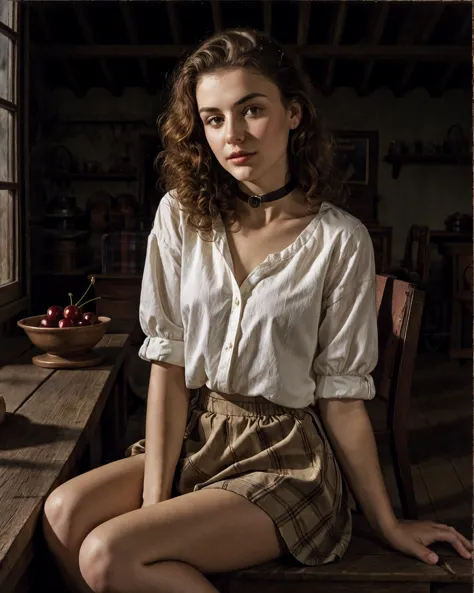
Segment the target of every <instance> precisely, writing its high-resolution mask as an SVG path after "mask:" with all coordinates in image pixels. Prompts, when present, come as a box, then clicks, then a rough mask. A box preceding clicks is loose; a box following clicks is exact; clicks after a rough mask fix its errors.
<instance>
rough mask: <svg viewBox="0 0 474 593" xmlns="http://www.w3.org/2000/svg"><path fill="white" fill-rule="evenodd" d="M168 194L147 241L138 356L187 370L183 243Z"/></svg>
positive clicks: (161, 203)
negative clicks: (182, 303) (141, 341)
mask: <svg viewBox="0 0 474 593" xmlns="http://www.w3.org/2000/svg"><path fill="white" fill-rule="evenodd" d="M173 208H174V207H173V206H172V205H171V202H170V198H169V194H167V195H166V196H165V197H163V198H162V200H161V202H160V205H159V207H158V211H157V214H156V217H155V222H154V225H153V229H152V231H151V233H150V235H149V237H148V246H147V253H146V259H145V266H144V270H143V279H142V286H141V295H140V311H139V318H140V326H141V328H142V330H143V333H144V334H145V336H146V338H145V341H144V342H143V344H142V346H141V348H140V351H139V356H140V358H142V359H143V360H148V361H161V362H167V363H169V364H174V365H178V366H182V367H184V330H183V323H182V318H181V309H180V301H181V298H180V296H181V294H180V285H181V253H182V250H181V245H180V243H181V241H180V231H179V221H178V220H177V218H176V215H175V214H173Z"/></svg>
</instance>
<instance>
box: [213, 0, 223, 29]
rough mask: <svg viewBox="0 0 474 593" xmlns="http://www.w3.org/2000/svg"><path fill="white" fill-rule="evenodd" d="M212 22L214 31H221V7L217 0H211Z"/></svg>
mask: <svg viewBox="0 0 474 593" xmlns="http://www.w3.org/2000/svg"><path fill="white" fill-rule="evenodd" d="M211 10H212V22H213V24H214V32H215V33H218V32H219V31H222V7H221V3H220V1H219V0H211Z"/></svg>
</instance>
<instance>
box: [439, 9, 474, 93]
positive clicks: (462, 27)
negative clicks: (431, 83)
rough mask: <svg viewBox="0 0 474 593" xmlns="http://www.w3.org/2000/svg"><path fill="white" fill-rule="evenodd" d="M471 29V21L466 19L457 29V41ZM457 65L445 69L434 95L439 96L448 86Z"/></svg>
mask: <svg viewBox="0 0 474 593" xmlns="http://www.w3.org/2000/svg"><path fill="white" fill-rule="evenodd" d="M471 27H472V21H471V19H466V20H464V21H463V22H462V23H461V25H460V28H459V34H458V39H462V38H463V37H464V36H465V35H466V33H467V31H468V30H469V29H470V28H471ZM457 66H458V65H457V64H454V63H453V64H450V65H449V66H448V67H447V68H446V71H445V73H444V74H443V76H441V80H440V81H439V83H438V84H437V86H436V88H435V92H434V94H435V95H441V94H442V93H443V92H444V89H445V88H446V87H447V86H448V83H449V81H450V80H451V77H452V76H453V74H454V72H455V70H456V68H457Z"/></svg>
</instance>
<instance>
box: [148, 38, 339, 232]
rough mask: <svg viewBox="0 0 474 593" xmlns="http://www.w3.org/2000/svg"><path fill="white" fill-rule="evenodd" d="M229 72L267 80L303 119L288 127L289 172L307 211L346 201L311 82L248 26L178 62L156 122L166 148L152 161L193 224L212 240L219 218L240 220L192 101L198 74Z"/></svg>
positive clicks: (229, 181) (230, 180)
mask: <svg viewBox="0 0 474 593" xmlns="http://www.w3.org/2000/svg"><path fill="white" fill-rule="evenodd" d="M234 68H248V69H251V70H252V71H257V72H258V73H260V74H262V75H263V76H265V77H267V78H268V79H269V80H271V81H272V82H273V83H274V84H275V85H276V86H277V87H278V88H279V90H280V95H281V100H282V103H283V105H284V106H285V107H287V106H288V105H289V104H290V103H291V102H293V101H296V102H298V103H299V104H300V105H301V108H302V119H301V122H300V124H299V126H298V127H297V128H296V129H294V130H290V136H289V142H288V167H289V172H290V174H291V175H292V176H293V177H294V178H295V179H297V181H298V185H299V187H300V188H301V189H302V190H303V192H304V193H305V195H306V200H307V204H308V209H309V210H310V211H312V210H316V209H317V208H319V205H320V203H321V202H322V201H323V200H325V201H331V202H333V203H338V204H343V202H344V199H345V192H344V188H343V184H342V182H341V180H340V178H339V176H338V174H337V172H336V169H335V167H334V163H333V158H334V149H335V142H334V139H333V137H332V135H331V134H330V133H329V131H328V130H327V128H326V127H325V126H324V124H323V121H322V118H321V116H320V114H319V112H318V110H317V108H316V106H315V101H314V89H313V86H312V84H311V82H310V80H309V77H308V76H307V75H306V74H305V73H304V72H303V71H302V70H301V69H300V68H299V67H298V66H297V65H296V62H295V60H293V59H292V58H290V57H289V56H288V55H287V53H286V51H284V50H283V48H282V46H281V45H280V44H279V43H277V42H276V41H275V40H274V39H272V38H271V37H269V36H268V35H266V34H264V33H262V32H260V31H256V30H253V29H247V28H236V29H228V30H226V31H223V32H220V33H217V34H215V35H213V36H212V37H210V38H208V39H206V40H205V41H204V42H202V43H201V44H200V45H199V47H198V48H197V49H195V50H194V51H193V52H192V53H191V54H190V55H188V56H186V57H185V58H184V59H183V60H182V62H181V64H180V65H179V66H178V68H177V69H176V70H175V72H174V74H173V76H172V79H171V91H170V98H169V101H168V104H167V106H166V109H165V111H164V113H163V114H162V115H161V116H160V118H159V119H158V125H159V129H160V135H161V141H162V146H163V151H162V152H161V153H160V154H159V155H158V157H157V161H156V164H157V166H158V167H159V168H160V172H161V176H162V188H163V189H164V190H165V191H170V190H175V192H176V199H177V200H178V202H179V204H180V207H181V210H182V211H183V212H184V213H185V214H186V215H187V221H188V223H189V224H190V226H191V227H192V228H193V229H194V230H196V231H198V232H202V233H203V235H209V234H210V231H211V230H212V229H213V228H214V226H215V225H216V224H217V223H218V221H219V217H220V216H221V217H222V220H223V222H224V224H226V225H227V224H229V225H232V224H233V223H234V222H240V215H239V212H238V211H237V208H236V191H237V189H238V183H237V181H236V180H235V179H234V177H232V175H230V174H229V173H228V172H227V171H225V169H223V167H221V165H220V164H219V163H218V161H217V159H216V158H215V156H214V154H213V153H212V150H211V148H210V147H209V145H208V143H207V140H206V137H205V133H204V129H203V125H202V122H201V119H200V117H199V114H198V109H197V102H196V86H197V84H198V82H199V80H200V77H202V76H203V75H205V74H209V73H212V72H216V71H222V70H231V69H234ZM175 192H173V193H175Z"/></svg>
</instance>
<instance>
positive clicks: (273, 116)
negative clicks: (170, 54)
mask: <svg viewBox="0 0 474 593" xmlns="http://www.w3.org/2000/svg"><path fill="white" fill-rule="evenodd" d="M196 100H197V106H198V110H199V115H200V117H201V121H202V123H203V126H204V131H205V134H206V138H207V141H208V143H209V146H210V147H211V150H212V152H213V153H214V155H215V157H216V159H217V160H218V161H219V163H220V164H221V165H222V167H224V169H225V170H226V171H228V172H229V173H230V174H231V175H233V177H235V178H236V179H237V180H238V181H240V182H242V183H244V184H245V183H246V182H247V183H248V184H250V185H251V186H256V187H251V189H252V190H253V191H257V190H258V189H260V190H261V191H262V192H267V191H272V190H273V189H276V188H278V187H281V186H282V185H284V184H285V182H286V181H287V179H286V177H285V176H286V172H287V165H288V163H287V145H288V134H289V131H290V130H291V129H294V128H296V127H297V126H298V124H299V123H300V121H301V108H300V106H299V105H298V104H297V103H293V104H292V105H291V106H289V107H288V108H285V107H284V106H283V104H282V102H281V98H280V91H279V89H278V87H277V86H276V85H275V84H273V83H272V82H271V81H270V80H268V79H267V78H265V77H264V76H262V75H261V74H257V73H255V72H252V71H250V70H247V69H244V68H238V69H234V70H230V71H222V72H215V73H212V74H206V75H204V76H202V77H201V79H200V80H199V82H198V84H197V88H196ZM239 154H240V155H241V156H240V157H239V156H238V155H239ZM256 188H257V189H256Z"/></svg>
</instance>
